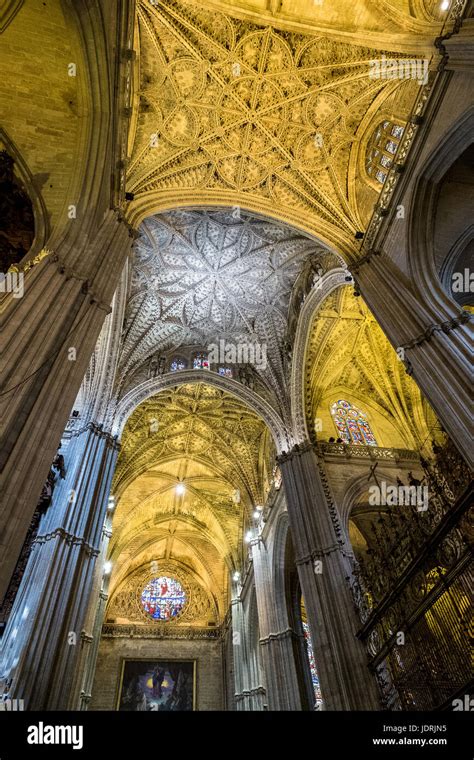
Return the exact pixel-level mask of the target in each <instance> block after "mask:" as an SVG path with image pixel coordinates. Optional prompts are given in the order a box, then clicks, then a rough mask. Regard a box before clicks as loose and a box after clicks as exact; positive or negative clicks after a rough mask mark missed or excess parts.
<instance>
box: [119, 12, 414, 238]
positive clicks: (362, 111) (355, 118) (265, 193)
mask: <svg viewBox="0 0 474 760" xmlns="http://www.w3.org/2000/svg"><path fill="white" fill-rule="evenodd" d="M138 18H139V37H140V78H141V82H140V112H139V115H138V120H137V125H136V136H135V140H134V145H133V151H132V155H131V160H130V164H129V167H128V186H127V189H128V191H130V192H132V193H134V195H135V200H134V201H133V202H132V203H131V206H130V215H131V217H132V218H134V222H135V223H136V222H137V221H141V219H143V218H144V217H145V216H148V215H149V214H151V213H153V212H154V211H157V210H159V209H160V208H170V207H173V206H174V207H176V206H179V205H187V204H193V203H194V204H216V205H217V204H220V205H221V204H222V203H223V202H224V203H227V204H228V205H233V204H237V205H241V206H243V207H244V208H248V209H250V210H254V211H259V212H261V213H268V214H270V215H273V216H277V217H278V218H280V219H282V220H285V221H289V222H291V223H293V224H297V225H299V226H300V227H301V228H302V229H306V230H309V231H312V232H314V233H315V234H318V235H320V237H321V239H324V240H325V241H326V242H327V241H328V240H330V241H331V242H332V243H334V244H335V245H341V246H342V245H346V244H349V243H351V241H353V238H354V233H355V231H356V230H358V229H361V225H362V222H361V220H360V218H359V217H358V213H357V210H356V209H355V208H354V207H353V205H351V203H350V201H349V189H348V181H347V174H348V166H349V159H350V153H351V148H352V146H353V144H354V142H355V141H356V132H357V129H358V127H359V125H360V123H361V121H362V120H363V118H364V117H365V116H366V114H367V113H368V111H369V110H370V109H375V110H376V107H377V103H379V102H380V103H382V102H383V99H384V97H385V94H387V95H388V94H390V93H392V92H393V90H394V88H395V89H397V87H398V86H402V89H403V82H402V83H400V82H397V83H394V82H393V81H387V80H385V79H371V78H370V77H369V71H370V65H369V62H370V61H371V60H373V59H375V58H379V57H380V55H381V51H380V50H375V49H371V48H369V47H364V46H362V45H354V44H351V42H350V37H349V38H348V41H347V42H341V41H340V40H336V39H333V38H331V36H330V35H329V34H327V35H320V34H318V35H314V34H313V35H303V34H296V33H291V32H289V31H283V30H277V29H276V28H274V27H273V26H259V25H256V24H251V23H246V22H243V21H241V20H238V19H235V18H232V17H231V16H229V15H226V14H225V13H219V12H216V11H215V10H210V9H209V8H206V7H202V6H201V5H199V4H197V3H196V2H188V0H167V1H166V2H162V1H161V0H156V2H154V3H153V5H152V4H150V3H149V2H145V1H144V0H141V1H140V2H139V5H138ZM385 54H386V55H388V56H390V55H391V53H390V51H385ZM415 94H416V88H414V91H413V97H414V95H415Z"/></svg>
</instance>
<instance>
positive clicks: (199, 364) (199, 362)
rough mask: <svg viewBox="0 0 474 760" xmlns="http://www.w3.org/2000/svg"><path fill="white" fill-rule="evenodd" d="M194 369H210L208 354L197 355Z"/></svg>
mask: <svg viewBox="0 0 474 760" xmlns="http://www.w3.org/2000/svg"><path fill="white" fill-rule="evenodd" d="M193 369H209V360H208V358H207V354H197V355H196V356H195V357H194V359H193Z"/></svg>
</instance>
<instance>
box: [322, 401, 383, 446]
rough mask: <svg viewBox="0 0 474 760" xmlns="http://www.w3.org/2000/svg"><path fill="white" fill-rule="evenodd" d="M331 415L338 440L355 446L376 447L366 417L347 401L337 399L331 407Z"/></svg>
mask: <svg viewBox="0 0 474 760" xmlns="http://www.w3.org/2000/svg"><path fill="white" fill-rule="evenodd" d="M331 414H332V417H333V420H334V424H335V426H336V428H337V433H338V438H341V439H342V440H343V442H344V443H349V444H352V445H356V446H377V441H376V440H375V436H374V434H373V433H372V430H371V429H370V425H369V422H368V420H367V415H366V414H365V412H361V410H360V409H357V407H355V406H352V404H350V403H349V401H344V399H339V401H336V402H335V403H334V404H333V405H332V406H331Z"/></svg>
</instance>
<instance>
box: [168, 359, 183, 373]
mask: <svg viewBox="0 0 474 760" xmlns="http://www.w3.org/2000/svg"><path fill="white" fill-rule="evenodd" d="M180 369H186V362H185V360H184V359H178V358H176V359H173V361H172V362H171V364H170V372H177V371H178V370H180Z"/></svg>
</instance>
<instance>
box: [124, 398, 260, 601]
mask: <svg viewBox="0 0 474 760" xmlns="http://www.w3.org/2000/svg"><path fill="white" fill-rule="evenodd" d="M272 459H273V446H272V443H271V437H270V435H269V432H268V430H267V428H266V426H265V424H264V423H263V422H262V420H260V419H259V418H258V417H257V415H256V414H255V413H254V412H253V411H251V410H250V409H248V408H247V407H246V406H245V404H243V403H242V402H241V401H240V400H238V399H236V398H235V397H233V396H231V395H230V394H227V393H225V392H224V391H221V390H219V389H218V388H214V387H211V386H208V385H204V384H193V385H184V386H180V387H178V388H171V389H168V390H166V391H163V392H162V393H160V394H158V395H157V396H155V397H153V398H150V399H148V400H147V401H145V402H144V403H142V404H141V405H140V406H139V407H138V408H137V409H136V410H135V411H134V413H133V414H132V415H131V417H130V418H129V420H128V422H127V424H126V426H125V430H124V433H123V437H122V451H121V453H120V457H119V461H118V467H117V472H116V476H115V483H114V493H115V496H116V499H117V501H118V506H117V510H116V514H115V516H114V521H113V536H112V539H111V545H110V557H111V559H112V562H113V565H114V574H113V577H112V589H111V590H112V597H113V596H114V594H115V593H118V592H119V590H120V589H121V588H122V587H123V584H124V583H126V580H127V578H129V577H134V573H136V572H139V573H140V572H142V570H143V568H144V567H148V566H149V565H150V563H152V562H156V563H157V565H158V567H167V568H170V567H171V568H174V573H175V574H177V575H178V576H180V577H183V576H184V577H185V578H188V577H189V578H192V579H193V582H194V583H195V584H197V585H198V586H199V587H200V588H201V591H202V590H204V591H205V592H206V593H208V594H209V595H211V597H212V599H214V602H215V605H216V609H217V610H218V614H219V615H223V614H224V612H225V610H226V604H227V603H228V601H229V600H228V597H227V584H228V575H229V571H231V570H232V568H236V567H238V566H239V564H240V552H241V550H242V534H243V531H244V529H245V525H249V524H250V523H251V520H252V517H251V512H252V511H253V510H254V509H255V506H256V505H259V504H261V503H262V502H263V501H264V499H265V495H266V492H267V490H268V487H269V482H270V479H271V477H272V472H271V468H272ZM140 577H141V576H140ZM188 582H189V583H191V581H188Z"/></svg>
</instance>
